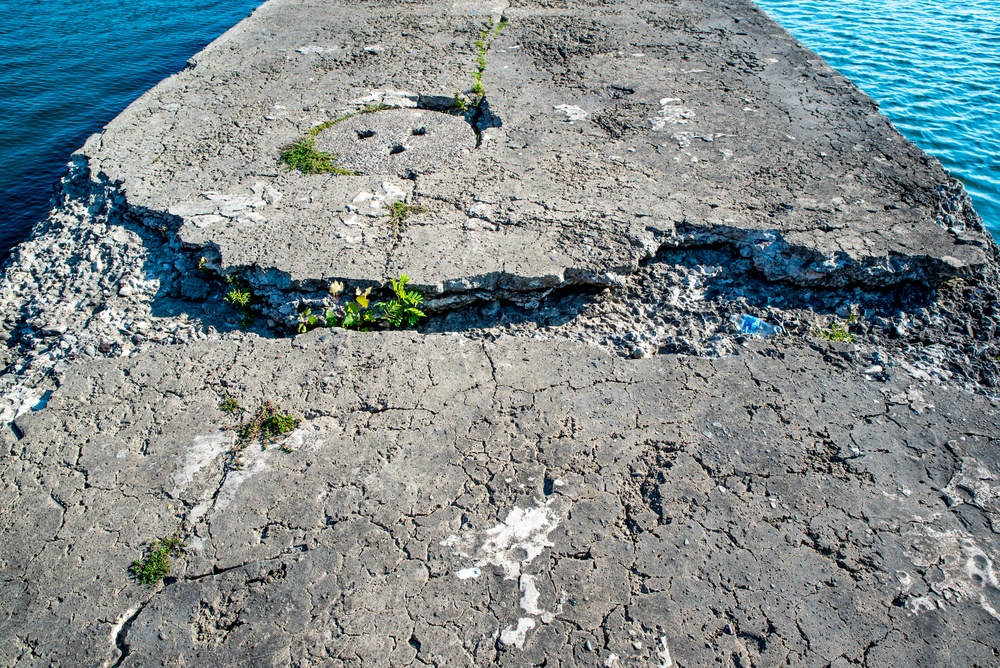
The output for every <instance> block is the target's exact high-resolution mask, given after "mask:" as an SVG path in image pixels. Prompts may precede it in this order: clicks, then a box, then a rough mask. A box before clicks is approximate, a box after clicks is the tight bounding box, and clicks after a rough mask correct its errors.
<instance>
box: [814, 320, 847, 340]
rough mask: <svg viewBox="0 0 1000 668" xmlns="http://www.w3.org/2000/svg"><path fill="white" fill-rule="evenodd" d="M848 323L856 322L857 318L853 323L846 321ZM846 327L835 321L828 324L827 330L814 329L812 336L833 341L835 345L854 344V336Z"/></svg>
mask: <svg viewBox="0 0 1000 668" xmlns="http://www.w3.org/2000/svg"><path fill="white" fill-rule="evenodd" d="M847 322H848V323H852V322H857V318H855V319H854V320H853V321H852V320H848V321H847ZM847 327H848V326H847V325H845V324H844V323H842V322H840V321H839V320H835V321H834V322H833V323H831V324H830V327H829V328H827V329H816V330H813V333H812V334H813V336H815V337H816V338H820V339H826V340H827V341H835V342H837V343H854V335H853V334H851V332H850V330H849V329H848V328H847Z"/></svg>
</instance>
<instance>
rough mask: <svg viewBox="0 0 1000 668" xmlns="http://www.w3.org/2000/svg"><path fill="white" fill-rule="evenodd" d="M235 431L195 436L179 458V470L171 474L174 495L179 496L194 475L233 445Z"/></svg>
mask: <svg viewBox="0 0 1000 668" xmlns="http://www.w3.org/2000/svg"><path fill="white" fill-rule="evenodd" d="M232 444H233V432H231V431H218V432H215V433H214V434H204V435H201V436H195V437H194V440H193V441H191V443H190V445H188V446H187V448H185V449H184V454H183V455H181V457H180V458H179V460H178V463H177V470H176V471H174V473H173V475H172V476H171V481H172V482H173V483H174V490H173V492H172V496H175V497H176V496H177V495H178V494H180V493H181V492H182V491H184V489H185V488H186V487H187V486H188V485H189V484H191V481H192V480H194V476H195V475H196V474H197V473H198V471H200V470H202V469H203V468H205V467H206V466H208V465H209V464H211V463H212V462H214V461H215V460H216V459H217V458H218V457H219V455H221V454H222V453H223V452H225V451H226V450H228V449H229V448H230V447H232Z"/></svg>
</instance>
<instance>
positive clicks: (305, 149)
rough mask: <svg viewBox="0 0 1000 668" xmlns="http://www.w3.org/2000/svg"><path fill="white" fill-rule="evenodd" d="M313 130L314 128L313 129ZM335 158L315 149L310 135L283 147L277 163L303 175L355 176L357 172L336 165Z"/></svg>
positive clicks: (313, 137) (314, 140) (313, 138)
mask: <svg viewBox="0 0 1000 668" xmlns="http://www.w3.org/2000/svg"><path fill="white" fill-rule="evenodd" d="M314 129H315V128H314ZM336 159H337V156H335V155H333V154H332V153H326V152H325V151H320V150H319V149H317V148H316V138H315V136H313V135H312V133H310V135H309V136H307V137H303V138H302V139H299V140H298V141H295V142H292V143H291V144H289V145H288V146H286V147H285V149H284V151H282V153H281V157H280V158H278V162H280V163H282V164H284V165H287V166H288V167H289V168H290V169H297V170H299V171H300V172H302V173H303V174H336V175H338V176H357V172H353V171H351V170H349V169H344V168H343V167H340V166H338V165H337V164H336Z"/></svg>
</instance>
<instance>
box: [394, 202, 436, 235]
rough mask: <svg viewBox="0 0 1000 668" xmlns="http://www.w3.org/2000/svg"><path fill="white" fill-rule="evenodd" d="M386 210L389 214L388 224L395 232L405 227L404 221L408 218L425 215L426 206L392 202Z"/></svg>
mask: <svg viewBox="0 0 1000 668" xmlns="http://www.w3.org/2000/svg"><path fill="white" fill-rule="evenodd" d="M387 210H388V212H389V222H390V223H391V224H392V226H393V228H394V229H395V230H396V231H397V232H398V231H400V230H402V229H403V228H404V227H406V219H407V218H409V217H410V216H416V215H419V214H421V213H427V207H426V206H421V205H419V204H407V203H406V202H403V201H399V202H393V203H392V205H391V206H389V207H387Z"/></svg>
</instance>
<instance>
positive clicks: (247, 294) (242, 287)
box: [222, 274, 254, 328]
mask: <svg viewBox="0 0 1000 668" xmlns="http://www.w3.org/2000/svg"><path fill="white" fill-rule="evenodd" d="M226 284H227V285H228V286H229V291H228V292H226V295H225V296H224V297H223V298H222V299H223V301H225V302H226V303H228V304H229V305H230V306H232V307H233V308H235V309H236V310H237V311H239V312H240V314H241V315H242V316H243V318H242V319H241V320H240V327H244V328H245V327H249V326H250V325H251V324H253V311H252V308H251V304H252V303H253V300H254V294H253V290H252V289H251V288H250V284H249V283H247V282H246V281H245V280H244V279H242V278H240V277H239V276H236V275H234V274H229V275H228V276H226Z"/></svg>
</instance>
